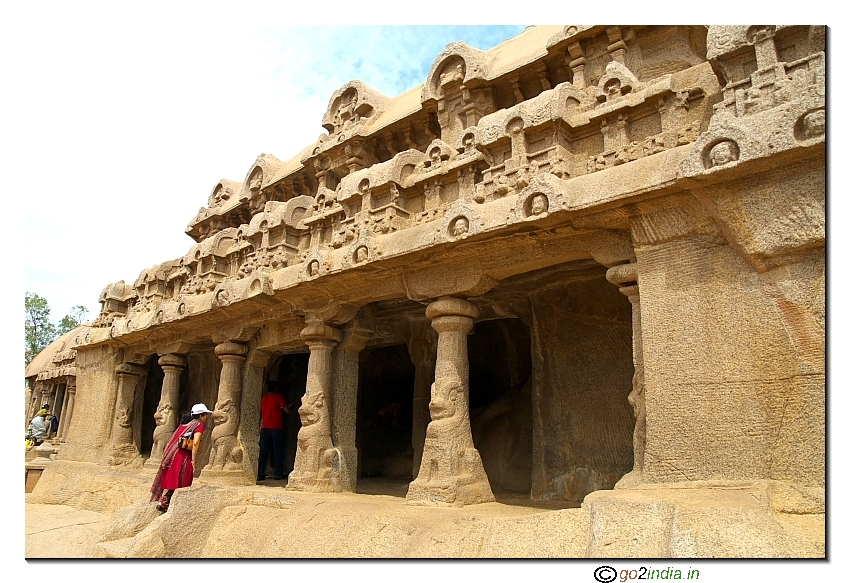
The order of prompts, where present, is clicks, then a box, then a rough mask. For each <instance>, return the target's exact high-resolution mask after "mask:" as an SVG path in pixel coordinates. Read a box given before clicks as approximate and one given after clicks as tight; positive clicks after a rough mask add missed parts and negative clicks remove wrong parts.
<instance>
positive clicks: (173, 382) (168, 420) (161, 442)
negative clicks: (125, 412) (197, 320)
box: [145, 354, 186, 469]
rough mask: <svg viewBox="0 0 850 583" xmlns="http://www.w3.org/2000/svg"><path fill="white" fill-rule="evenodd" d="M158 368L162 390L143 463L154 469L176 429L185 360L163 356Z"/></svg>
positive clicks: (177, 356)
mask: <svg viewBox="0 0 850 583" xmlns="http://www.w3.org/2000/svg"><path fill="white" fill-rule="evenodd" d="M158 362H159V366H160V367H162V372H163V374H164V375H165V376H164V378H163V379H162V389H161V391H160V396H159V404H158V405H157V406H156V413H154V416H153V418H154V420H155V421H156V427H155V428H154V430H153V446H151V455H150V457H149V458H148V461H147V462H145V467H148V468H153V469H156V468H158V467H159V462H160V461H162V453H163V451H165V446H166V445H168V441H169V440H170V439H171V436H172V435H174V430H175V429H177V422H178V421H179V419H178V410H179V408H180V375H181V374H182V373H183V368H184V367H185V366H186V359H185V358H184V357H183V356H181V355H179V354H163V355H162V356H161V357H159V361H158Z"/></svg>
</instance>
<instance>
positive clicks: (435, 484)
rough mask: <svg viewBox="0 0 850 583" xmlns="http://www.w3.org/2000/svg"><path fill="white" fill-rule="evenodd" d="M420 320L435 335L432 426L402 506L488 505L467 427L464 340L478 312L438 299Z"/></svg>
mask: <svg viewBox="0 0 850 583" xmlns="http://www.w3.org/2000/svg"><path fill="white" fill-rule="evenodd" d="M425 315H426V316H427V317H428V318H429V319H430V320H431V325H432V326H433V328H434V330H436V331H437V333H438V334H439V337H438V340H437V364H436V372H435V380H434V384H433V385H432V386H431V402H430V404H429V405H428V408H429V410H430V412H431V422H430V423H429V424H428V429H427V430H426V432H425V447H424V448H423V451H422V462H421V464H420V466H419V474H418V475H417V477H416V479H415V480H414V481H413V482H412V483H411V484H410V488H409V489H408V491H407V504H410V505H416V506H463V505H466V504H481V503H484V502H493V501H494V500H495V498H494V497H493V492H492V490H491V489H490V482H489V480H488V479H487V474H486V473H484V465H483V464H482V463H481V456H480V455H479V453H478V450H477V449H475V445H474V443H473V442H472V429H471V428H470V424H469V358H468V356H467V344H466V337H467V335H468V334H469V332H470V331H471V330H472V326H473V322H474V319H475V318H476V317H478V308H476V307H475V305H473V304H472V303H470V302H468V301H466V300H462V299H459V298H450V297H446V298H441V299H439V300H437V301H435V302H432V303H431V304H429V305H428V308H427V309H426V311H425Z"/></svg>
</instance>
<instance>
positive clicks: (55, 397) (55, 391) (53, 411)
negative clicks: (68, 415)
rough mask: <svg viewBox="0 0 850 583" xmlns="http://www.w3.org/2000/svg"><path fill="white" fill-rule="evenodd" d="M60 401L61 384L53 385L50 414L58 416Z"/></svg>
mask: <svg viewBox="0 0 850 583" xmlns="http://www.w3.org/2000/svg"><path fill="white" fill-rule="evenodd" d="M58 400H59V383H53V390H52V391H51V392H50V401H49V402H50V414H51V415H55V414H56V405H57V403H56V402H57V401H58Z"/></svg>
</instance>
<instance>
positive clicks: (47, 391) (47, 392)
mask: <svg viewBox="0 0 850 583" xmlns="http://www.w3.org/2000/svg"><path fill="white" fill-rule="evenodd" d="M52 394H53V385H52V384H47V383H45V384H44V387H43V388H42V389H41V402H40V403H36V404H35V411H34V412H33V416H35V414H36V412H38V410H39V409H41V406H42V405H44V404H45V403H47V404H48V405H50V396H51V395H52Z"/></svg>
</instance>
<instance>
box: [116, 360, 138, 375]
mask: <svg viewBox="0 0 850 583" xmlns="http://www.w3.org/2000/svg"><path fill="white" fill-rule="evenodd" d="M115 372H116V373H118V374H120V375H122V374H127V375H136V376H138V375H140V374H142V373H143V372H145V369H144V368H143V367H141V366H139V365H137V364H132V363H129V362H122V363H121V364H119V365H116V367H115Z"/></svg>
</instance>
